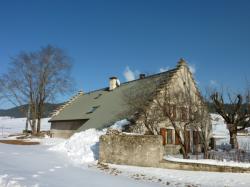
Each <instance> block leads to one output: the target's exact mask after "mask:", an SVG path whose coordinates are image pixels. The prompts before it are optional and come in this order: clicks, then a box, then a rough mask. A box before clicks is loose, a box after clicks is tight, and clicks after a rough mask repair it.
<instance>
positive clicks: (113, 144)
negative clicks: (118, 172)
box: [99, 134, 164, 167]
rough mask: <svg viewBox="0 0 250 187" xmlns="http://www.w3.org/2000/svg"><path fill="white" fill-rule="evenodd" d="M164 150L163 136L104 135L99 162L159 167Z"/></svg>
mask: <svg viewBox="0 0 250 187" xmlns="http://www.w3.org/2000/svg"><path fill="white" fill-rule="evenodd" d="M163 152H164V149H163V146H162V137H161V136H155V135H126V134H121V135H117V134H111V135H103V136H101V137H100V147H99V162H104V163H112V164H124V165H134V166H149V167H159V163H160V161H161V160H162V159H163Z"/></svg>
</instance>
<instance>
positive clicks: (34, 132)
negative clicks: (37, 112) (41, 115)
mask: <svg viewBox="0 0 250 187" xmlns="http://www.w3.org/2000/svg"><path fill="white" fill-rule="evenodd" d="M31 130H32V134H33V135H35V134H36V133H37V132H36V130H37V129H36V119H32V121H31Z"/></svg>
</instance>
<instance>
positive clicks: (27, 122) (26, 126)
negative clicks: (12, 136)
mask: <svg viewBox="0 0 250 187" xmlns="http://www.w3.org/2000/svg"><path fill="white" fill-rule="evenodd" d="M28 128H29V120H28V118H27V119H26V123H25V132H26V133H27V132H28Z"/></svg>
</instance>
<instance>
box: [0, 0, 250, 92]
mask: <svg viewBox="0 0 250 187" xmlns="http://www.w3.org/2000/svg"><path fill="white" fill-rule="evenodd" d="M47 44H54V45H56V46H58V47H61V48H63V49H65V50H66V51H67V53H68V54H69V55H70V56H71V57H72V58H73V61H74V68H73V71H72V73H73V76H74V78H75V80H76V88H77V89H83V90H84V91H90V90H93V89H97V88H101V87H105V86H107V85H108V78H109V77H110V76H114V75H115V76H118V77H119V78H120V79H121V81H122V82H123V81H125V78H124V75H123V74H124V71H125V69H126V67H129V68H130V70H132V71H134V72H138V71H139V72H141V73H143V72H146V73H156V72H159V70H160V68H167V67H169V68H172V67H174V66H175V65H176V62H177V61H178V59H179V58H180V57H183V58H184V59H186V60H187V61H188V62H189V64H191V65H192V66H194V67H195V69H196V72H195V77H196V80H197V81H198V83H199V85H200V87H201V88H204V87H206V86H208V85H210V84H211V83H212V84H222V85H224V86H230V87H231V88H233V89H242V88H243V87H245V85H246V81H245V79H246V78H248V79H249V80H250V75H249V70H250V1H249V0H235V1H230V0H225V1H223V0H209V1H204V0H197V1H191V0H190V1H188V0H164V1H160V0H151V1H147V0H145V1H142V0H138V1H137V0H131V1H129V0H126V1H125V0H124V1H121V0H114V1H109V0H100V1H97V0H89V1H80V0H79V1H77V0H75V1H73V0H71V1H70V0H68V1H63V0H47V1H46V0H16V1H14V0H1V1H0V73H3V72H5V71H6V67H7V63H8V62H9V58H10V57H11V56H14V55H16V54H17V53H19V52H20V51H22V50H26V51H31V50H37V49H39V47H40V46H44V45H47Z"/></svg>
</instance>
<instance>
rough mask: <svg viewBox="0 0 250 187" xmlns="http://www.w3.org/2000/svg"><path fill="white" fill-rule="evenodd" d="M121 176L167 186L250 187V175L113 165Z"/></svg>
mask: <svg viewBox="0 0 250 187" xmlns="http://www.w3.org/2000/svg"><path fill="white" fill-rule="evenodd" d="M110 167H112V168H116V169H117V170H119V171H120V172H121V175H124V176H129V177H131V178H135V179H136V180H146V181H155V182H158V183H160V184H164V185H165V186H170V187H173V186H175V187H176V186H178V187H249V186H250V174H249V173H219V172H202V171H183V170H173V169H161V168H144V167H136V166H124V165H113V164H111V165H110Z"/></svg>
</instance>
